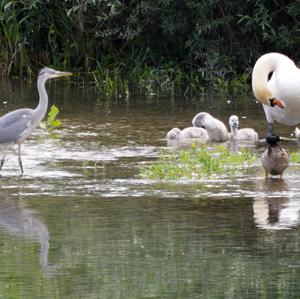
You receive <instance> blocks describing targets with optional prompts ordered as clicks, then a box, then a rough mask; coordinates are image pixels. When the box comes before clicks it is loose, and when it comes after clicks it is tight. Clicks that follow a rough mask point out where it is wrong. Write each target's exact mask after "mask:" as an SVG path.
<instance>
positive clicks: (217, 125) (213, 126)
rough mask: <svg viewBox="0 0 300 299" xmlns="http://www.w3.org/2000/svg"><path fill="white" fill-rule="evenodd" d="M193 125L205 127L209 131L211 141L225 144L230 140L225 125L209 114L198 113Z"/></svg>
mask: <svg viewBox="0 0 300 299" xmlns="http://www.w3.org/2000/svg"><path fill="white" fill-rule="evenodd" d="M192 124H193V126H194V127H204V128H205V129H206V130H207V134H208V137H209V140H210V141H218V142H224V141H228V140H229V138H230V135H229V133H228V131H227V128H226V126H225V125H224V123H223V122H221V121H220V120H218V119H217V118H215V117H213V116H211V115H210V114H209V113H207V112H200V113H198V114H197V115H196V116H195V117H194V118H193V120H192Z"/></svg>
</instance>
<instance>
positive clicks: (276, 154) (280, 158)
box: [261, 135, 289, 177]
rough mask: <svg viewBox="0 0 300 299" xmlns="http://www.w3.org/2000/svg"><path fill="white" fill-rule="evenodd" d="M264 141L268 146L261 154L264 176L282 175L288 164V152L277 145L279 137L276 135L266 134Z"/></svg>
mask: <svg viewBox="0 0 300 299" xmlns="http://www.w3.org/2000/svg"><path fill="white" fill-rule="evenodd" d="M266 141H267V143H268V148H267V149H266V150H265V151H264V152H263V154H262V156H261V164H262V166H263V167H264V169H265V170H266V177H268V175H269V174H271V175H279V176H280V177H282V173H283V171H284V170H285V169H286V168H287V167H288V165H289V154H288V153H287V151H286V150H285V149H284V148H282V147H281V146H280V145H279V142H280V138H279V137H278V136H275V135H273V136H267V137H266Z"/></svg>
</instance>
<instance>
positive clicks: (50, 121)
mask: <svg viewBox="0 0 300 299" xmlns="http://www.w3.org/2000/svg"><path fill="white" fill-rule="evenodd" d="M58 113H59V109H58V108H57V107H56V106H55V105H52V106H51V108H50V111H49V113H48V117H47V128H48V129H55V128H59V127H60V126H61V121H60V120H58V119H56V116H57V115H58Z"/></svg>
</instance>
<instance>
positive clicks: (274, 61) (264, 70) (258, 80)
mask: <svg viewBox="0 0 300 299" xmlns="http://www.w3.org/2000/svg"><path fill="white" fill-rule="evenodd" d="M281 64H284V65H289V64H290V65H294V62H293V61H292V60H291V59H289V58H288V57H287V56H285V55H282V54H279V53H268V54H265V55H263V56H261V57H260V58H259V59H258V60H257V62H256V63H255V65H254V68H253V73H252V90H253V93H254V96H255V97H256V98H257V99H258V100H259V101H260V102H261V103H263V104H265V105H270V103H269V99H270V98H271V97H273V96H274V95H272V93H271V90H270V89H269V88H268V87H267V83H268V76H269V74H270V73H271V72H276V70H277V69H278V67H279V65H281Z"/></svg>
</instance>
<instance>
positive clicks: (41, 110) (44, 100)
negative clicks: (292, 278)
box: [34, 79, 48, 124]
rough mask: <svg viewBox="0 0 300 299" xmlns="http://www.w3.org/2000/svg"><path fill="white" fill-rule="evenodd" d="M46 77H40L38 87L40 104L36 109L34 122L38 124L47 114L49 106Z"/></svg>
mask: <svg viewBox="0 0 300 299" xmlns="http://www.w3.org/2000/svg"><path fill="white" fill-rule="evenodd" d="M45 83H46V80H45V79H38V82H37V88H38V91H39V104H38V106H37V107H36V108H35V110H34V112H35V113H34V117H35V119H34V122H35V123H36V124H38V123H39V122H40V121H41V120H42V119H43V118H44V116H45V114H46V112H47V108H48V95H47V92H46V88H45Z"/></svg>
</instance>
